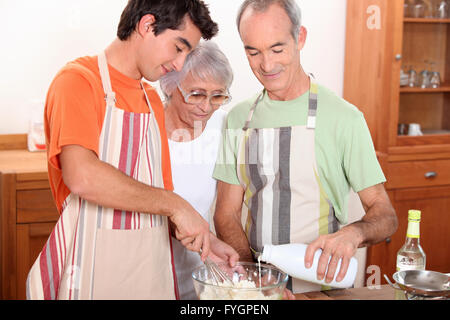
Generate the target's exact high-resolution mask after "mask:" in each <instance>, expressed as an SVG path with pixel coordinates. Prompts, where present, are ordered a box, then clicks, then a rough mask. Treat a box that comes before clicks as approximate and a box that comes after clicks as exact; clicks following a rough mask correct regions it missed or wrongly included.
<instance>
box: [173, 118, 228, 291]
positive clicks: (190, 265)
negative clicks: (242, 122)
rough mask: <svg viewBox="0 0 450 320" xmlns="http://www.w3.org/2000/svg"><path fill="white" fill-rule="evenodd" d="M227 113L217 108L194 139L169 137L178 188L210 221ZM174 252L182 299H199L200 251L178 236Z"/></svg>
mask: <svg viewBox="0 0 450 320" xmlns="http://www.w3.org/2000/svg"><path fill="white" fill-rule="evenodd" d="M226 116H227V112H226V111H225V110H223V109H218V110H217V111H215V112H214V113H213V115H212V116H211V118H210V119H209V120H208V122H207V124H206V127H205V130H204V131H203V132H202V134H201V135H200V136H199V137H198V138H196V139H194V140H192V141H187V142H175V141H172V140H170V137H169V150H170V161H171V166H172V180H173V186H174V192H175V193H176V194H178V195H180V196H181V197H182V198H184V199H185V200H186V201H188V202H189V203H190V204H191V205H192V206H193V207H194V209H195V210H197V212H198V213H200V214H201V215H202V217H203V218H204V219H205V220H206V221H207V222H208V223H210V221H209V210H210V208H211V206H212V204H213V202H214V199H215V196H216V186H217V181H216V180H215V179H214V178H213V177H212V174H213V171H214V166H215V164H216V160H217V155H218V152H219V148H220V143H221V140H222V130H223V127H224V124H225V119H226ZM173 254H174V259H175V270H176V274H177V282H178V290H179V295H180V299H181V300H187V299H189V300H195V299H197V295H196V294H195V290H194V284H193V281H192V276H191V274H192V271H193V270H194V269H195V268H197V267H198V266H201V265H202V261H201V260H200V256H199V254H198V253H196V252H192V251H189V250H187V249H186V248H185V247H184V246H183V245H182V244H181V243H180V242H179V241H177V240H174V241H173Z"/></svg>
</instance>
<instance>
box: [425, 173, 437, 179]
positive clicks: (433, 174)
mask: <svg viewBox="0 0 450 320" xmlns="http://www.w3.org/2000/svg"><path fill="white" fill-rule="evenodd" d="M436 177H437V172H434V171H430V172H427V173H425V178H426V179H431V178H436Z"/></svg>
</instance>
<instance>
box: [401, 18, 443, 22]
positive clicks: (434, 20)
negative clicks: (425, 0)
mask: <svg viewBox="0 0 450 320" xmlns="http://www.w3.org/2000/svg"><path fill="white" fill-rule="evenodd" d="M403 22H405V23H450V19H438V18H404V19H403Z"/></svg>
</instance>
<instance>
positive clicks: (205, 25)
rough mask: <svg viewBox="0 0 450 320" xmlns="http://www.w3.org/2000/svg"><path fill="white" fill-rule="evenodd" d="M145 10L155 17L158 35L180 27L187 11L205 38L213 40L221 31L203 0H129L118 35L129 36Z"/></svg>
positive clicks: (154, 30) (124, 38) (155, 31)
mask: <svg viewBox="0 0 450 320" xmlns="http://www.w3.org/2000/svg"><path fill="white" fill-rule="evenodd" d="M146 14H152V15H153V16H154V17H155V22H154V23H153V25H152V27H153V32H154V34H155V36H158V35H159V34H161V33H163V32H164V31H165V30H167V29H171V30H177V29H179V27H180V26H182V24H183V22H184V18H185V16H186V15H188V16H189V18H190V19H191V20H192V22H193V23H194V25H195V26H197V28H199V30H200V32H201V34H202V38H203V39H205V40H210V39H211V38H212V37H214V36H215V35H216V34H217V32H218V31H219V28H218V26H217V23H215V22H214V21H213V20H212V19H211V17H210V13H209V10H208V7H207V5H206V4H205V3H204V2H203V1H202V0H129V1H128V4H127V6H126V7H125V9H124V10H123V12H122V15H121V17H120V22H119V27H118V29H117V36H118V37H119V39H120V40H122V41H124V40H127V39H128V38H129V37H130V36H131V34H132V33H133V32H134V31H135V30H136V26H137V24H138V23H139V21H140V20H141V19H142V17H143V16H145V15H146Z"/></svg>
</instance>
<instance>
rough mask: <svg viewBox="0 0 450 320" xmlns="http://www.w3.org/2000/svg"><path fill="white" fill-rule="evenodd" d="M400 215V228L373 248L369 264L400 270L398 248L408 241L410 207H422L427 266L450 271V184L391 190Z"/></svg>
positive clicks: (383, 269) (389, 270) (388, 270)
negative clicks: (397, 265) (397, 263)
mask: <svg viewBox="0 0 450 320" xmlns="http://www.w3.org/2000/svg"><path fill="white" fill-rule="evenodd" d="M390 196H391V200H392V204H393V206H394V208H395V210H396V212H397V216H398V222H399V225H398V229H397V232H396V233H395V234H394V235H393V236H392V237H391V238H390V239H388V241H385V242H382V243H380V244H377V245H375V246H373V247H371V248H370V250H369V254H368V265H378V266H380V268H381V274H382V275H383V274H387V275H389V276H390V275H392V274H393V273H394V272H395V271H396V258H397V251H398V250H399V249H400V247H401V246H402V245H403V244H404V242H405V237H406V229H407V226H408V210H409V209H418V210H421V211H422V218H421V222H420V244H421V245H422V248H423V250H424V251H425V254H426V269H427V270H433V271H438V272H443V273H448V272H450V250H448V248H450V237H449V236H448V234H449V231H450V227H449V226H450V187H449V186H444V187H434V188H412V189H399V190H394V191H391V192H390Z"/></svg>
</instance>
